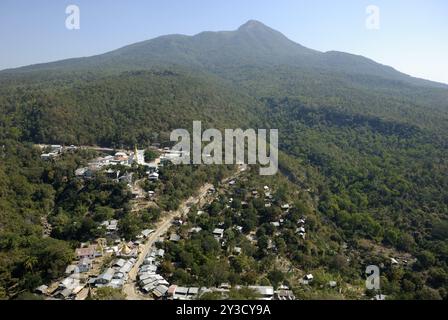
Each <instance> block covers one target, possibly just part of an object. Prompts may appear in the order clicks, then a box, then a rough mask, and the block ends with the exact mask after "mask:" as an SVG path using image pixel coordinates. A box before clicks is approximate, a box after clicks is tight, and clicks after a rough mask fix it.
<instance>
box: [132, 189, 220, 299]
mask: <svg viewBox="0 0 448 320" xmlns="http://www.w3.org/2000/svg"><path fill="white" fill-rule="evenodd" d="M212 187H213V186H212V185H211V184H205V185H204V186H202V188H201V189H200V190H199V193H198V195H197V196H194V197H190V198H189V199H187V200H186V201H184V202H183V203H182V204H181V205H180V207H179V209H178V210H176V211H173V212H169V213H168V214H167V215H165V216H164V217H163V218H162V220H161V221H159V222H158V224H157V226H156V231H155V232H154V233H152V234H151V235H150V236H149V238H148V240H147V241H146V243H145V244H144V246H143V249H142V250H141V252H140V254H139V257H138V260H137V262H136V263H135V265H134V267H133V268H132V270H131V271H130V272H129V279H128V281H127V283H126V284H125V285H124V286H123V292H124V294H125V295H126V299H127V300H150V298H149V297H147V296H145V295H143V294H140V293H139V292H138V290H137V274H138V270H139V268H140V266H141V265H142V263H143V261H144V260H145V257H146V255H147V254H148V253H149V251H150V250H151V248H152V247H153V245H154V243H155V242H156V241H157V240H158V239H159V238H160V237H161V236H163V235H164V234H165V233H166V232H167V231H168V229H169V228H170V227H171V226H172V224H173V221H174V218H175V217H178V216H181V215H184V214H187V213H188V212H189V210H190V207H191V206H192V205H202V204H203V202H204V201H205V200H206V197H207V193H208V190H210V188H212Z"/></svg>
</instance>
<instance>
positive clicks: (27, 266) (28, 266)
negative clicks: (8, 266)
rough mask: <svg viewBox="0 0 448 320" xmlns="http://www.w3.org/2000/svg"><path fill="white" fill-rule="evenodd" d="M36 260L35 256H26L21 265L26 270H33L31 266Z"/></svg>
mask: <svg viewBox="0 0 448 320" xmlns="http://www.w3.org/2000/svg"><path fill="white" fill-rule="evenodd" d="M38 262H39V261H38V260H37V258H36V257H34V256H28V257H26V258H25V261H24V263H23V266H24V267H25V269H26V270H28V271H31V272H33V268H34V266H35V265H36V264H37V263H38Z"/></svg>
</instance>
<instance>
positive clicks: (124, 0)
mask: <svg viewBox="0 0 448 320" xmlns="http://www.w3.org/2000/svg"><path fill="white" fill-rule="evenodd" d="M70 4H75V5H78V6H79V8H80V10H81V29H80V30H71V31H70V30H67V29H66V27H65V19H66V14H65V8H66V7H67V6H68V5H70ZM368 5H376V6H378V7H379V9H380V29H379V30H368V29H367V28H366V27H365V20H366V18H367V14H366V7H367V6H368ZM250 19H256V20H260V21H261V22H263V23H265V24H267V25H268V26H270V27H272V28H274V29H277V30H279V31H281V32H282V33H284V34H285V35H286V36H288V37H289V38H290V39H292V40H294V41H296V42H298V43H300V44H302V45H304V46H307V47H310V48H313V49H317V50H321V51H328V50H339V51H345V52H350V53H355V54H361V55H364V56H366V57H369V58H372V59H374V60H376V61H378V62H380V63H383V64H387V65H391V66H393V67H395V68H396V69H398V70H400V71H402V72H405V73H408V74H411V75H413V76H418V77H422V78H426V79H431V80H435V81H441V82H445V83H448V59H447V57H448V1H446V0H426V1H424V0H369V1H365V0H343V1H333V0H326V1H324V0H219V1H218V0H34V1H30V0H0V44H1V50H0V69H5V68H11V67H18V66H23V65H28V64H33V63H40V62H48V61H54V60H59V59H64V58H71V57H79V56H89V55H94V54H99V53H104V52H107V51H110V50H113V49H116V48H119V47H122V46H124V45H127V44H131V43H134V42H137V41H142V40H147V39H151V38H154V37H157V36H160V35H164V34H171V33H182V34H189V35H193V34H196V33H199V32H201V31H204V30H212V31H213V30H234V29H236V28H238V26H239V25H241V24H243V23H244V22H246V21H247V20H250Z"/></svg>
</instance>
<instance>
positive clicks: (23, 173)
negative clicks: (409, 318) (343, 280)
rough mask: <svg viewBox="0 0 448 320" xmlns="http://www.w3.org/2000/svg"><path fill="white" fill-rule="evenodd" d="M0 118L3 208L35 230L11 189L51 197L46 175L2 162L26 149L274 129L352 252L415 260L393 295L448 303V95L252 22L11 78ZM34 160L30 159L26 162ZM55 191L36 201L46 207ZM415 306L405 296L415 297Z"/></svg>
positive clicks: (2, 84)
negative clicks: (199, 127) (178, 131)
mask: <svg viewBox="0 0 448 320" xmlns="http://www.w3.org/2000/svg"><path fill="white" fill-rule="evenodd" d="M0 110H1V113H0V144H2V145H5V146H6V147H5V148H6V149H5V148H4V150H6V151H3V158H2V159H0V162H1V163H2V165H3V164H5V166H4V168H6V169H7V170H6V169H2V172H0V173H1V176H0V178H1V181H0V188H2V190H1V192H0V197H1V201H2V203H1V204H0V208H1V210H5V211H6V210H12V209H11V208H13V207H14V212H20V213H21V214H22V216H20V217H19V218H18V219H21V220H23V219H26V217H24V215H25V216H26V212H32V216H33V217H34V218H30V219H31V220H32V221H35V220H36V218H35V217H37V216H39V214H41V213H42V212H40V211H39V209H36V208H34V207H33V206H34V205H31V204H30V205H29V206H28V207H29V208H27V211H24V210H25V209H23V208H22V207H21V204H20V201H19V200H17V199H19V198H20V194H21V192H18V191H14V190H16V189H14V188H16V187H14V186H10V183H9V182H8V181H9V179H11V178H10V177H16V176H17V177H18V178H17V179H19V181H20V179H22V180H24V181H28V182H29V183H31V186H30V187H29V190H28V191H27V192H25V193H24V194H25V196H26V197H27V199H31V198H32V196H31V195H33V194H34V192H32V191H31V190H39V188H43V189H45V190H46V188H49V187H48V186H47V185H46V184H45V185H44V187H41V186H39V183H40V182H42V181H46V180H45V179H44V178H42V175H43V173H42V171H43V169H42V168H41V166H42V164H34V165H33V167H35V168H34V169H33V170H31V169H30V170H25V169H24V168H20V166H21V164H20V162H17V163H16V161H13V160H11V159H7V158H8V157H12V159H20V154H21V153H20V150H21V148H22V145H23V146H26V143H29V142H34V143H61V144H98V145H102V146H122V145H124V146H133V145H134V143H139V144H140V145H147V144H148V143H151V142H164V141H167V140H168V137H169V132H170V131H171V130H172V129H175V128H189V127H190V126H191V124H192V121H193V120H201V121H203V122H204V123H205V125H206V126H214V127H217V128H235V127H243V128H246V127H258V128H278V129H279V131H280V147H281V151H282V158H281V170H282V173H284V174H286V175H287V176H288V177H289V178H290V179H291V181H294V182H295V183H296V184H297V185H298V186H300V187H301V188H307V189H310V190H311V193H312V196H313V201H314V202H315V203H314V205H315V207H316V209H317V210H318V212H319V214H320V215H321V216H322V217H323V219H324V220H325V221H328V222H331V223H332V224H334V226H335V228H337V230H339V231H340V232H341V234H342V235H343V240H344V241H346V242H349V243H350V244H351V245H352V246H353V248H355V249H356V248H358V247H357V245H358V244H357V243H358V242H357V241H358V240H362V239H368V240H369V241H373V242H375V243H377V244H379V245H384V246H388V247H393V248H396V249H399V250H402V251H406V252H409V253H411V254H412V255H414V256H416V257H418V259H419V263H418V264H416V266H415V271H416V272H418V274H419V276H418V277H419V279H418V280H416V279H412V280H409V279H402V278H400V277H399V275H394V276H396V279H395V280H396V281H397V284H394V286H391V288H390V290H391V292H392V293H393V294H395V295H396V296H397V297H399V296H400V294H401V291H402V290H404V289H403V287H405V286H406V288H407V289H406V290H407V291H406V292H408V291H412V290H410V289H409V284H408V283H407V282H406V281H411V282H412V283H413V284H414V287H418V288H419V289H422V288H423V287H424V286H430V287H432V288H433V289H437V290H438V291H437V295H438V297H447V293H446V292H447V291H446V288H447V285H448V242H447V236H448V221H447V218H448V194H447V192H446V190H447V189H448V175H447V174H446V172H447V170H448V143H447V138H448V86H447V85H444V84H440V83H435V82H431V81H426V80H421V79H416V78H412V77H410V76H407V75H405V74H402V73H400V72H398V71H396V70H394V69H393V68H391V67H387V66H383V65H380V64H378V63H375V62H374V61H372V60H369V59H367V58H364V57H360V56H354V55H350V54H346V53H341V52H326V53H322V52H319V51H315V50H311V49H308V48H305V47H303V46H301V45H299V44H296V43H294V42H292V41H290V40H289V39H287V38H286V37H285V36H283V35H282V34H281V33H279V32H277V31H275V30H272V29H271V28H269V27H267V26H265V25H263V24H261V23H260V22H257V21H249V22H248V23H246V24H244V25H243V26H241V27H240V28H239V29H238V30H236V31H228V32H204V33H201V34H198V35H196V36H192V37H190V36H183V35H171V36H163V37H160V38H157V39H153V40H149V41H145V42H141V43H137V44H134V45H130V46H127V47H124V48H121V49H118V50H116V51H113V52H110V53H106V54H103V55H99V56H94V57H89V58H79V59H70V60H64V61H59V62H54V63H49V64H41V65H34V66H29V67H24V68H19V69H14V70H4V71H2V72H0ZM17 144H18V145H20V146H21V147H17ZM23 148H25V147H23ZM8 150H9V151H8ZM30 152H31V151H28V152H25V151H23V152H22V153H23V154H26V155H27V159H29V158H31V155H30ZM15 163H16V164H17V167H14V166H15ZM6 164H7V166H6ZM28 164H29V165H31V164H33V163H32V162H30V163H28ZM25 168H26V167H25ZM3 171H4V172H3ZM12 173H13V175H11V174H12ZM8 176H10V177H9V178H8ZM11 188H12V189H11ZM19 191H20V190H19ZM35 192H37V191H35ZM48 192H50V191H48ZM48 192H46V193H45V195H43V196H41V197H39V201H45V204H47V202H48V199H50V198H51V194H47V193H48ZM22 193H23V192H22ZM41 193H43V191H42V192H39V194H41ZM14 195H16V196H14ZM14 197H17V199H15V198H14ZM47 198H48V199H47ZM14 199H15V200H14ZM32 199H34V198H32ZM46 199H47V200H46ZM48 205H51V204H48ZM8 208H10V209H8ZM6 216H7V215H4V214H3V215H0V218H1V219H4V217H6ZM0 222H1V221H0ZM13 225H14V224H13ZM13 225H11V224H5V223H3V222H2V223H0V228H1V229H0V232H2V233H4V232H8V235H10V234H11V232H16V231H17V230H16V229H14V228H13V227H14V226H13ZM27 226H28V224H27ZM17 232H18V231H17ZM20 232H23V233H24V234H27V233H29V232H30V231H29V230H25V231H24V230H22V231H20ZM338 234H339V233H338ZM335 237H336V236H335ZM4 242H6V241H4ZM2 246H3V247H2V248H10V246H11V244H10V243H6V244H2ZM427 270H429V271H428V272H427ZM395 280H394V281H395ZM405 280H406V281H405ZM403 283H405V284H406V285H405V284H403ZM400 286H401V287H400ZM408 289H409V290H408ZM433 293H434V292H433ZM409 294H410V293H409ZM409 294H408V295H405V296H403V297H407V298H409V297H413V298H415V297H416V296H410V295H409ZM434 295H436V294H435V293H434ZM437 295H436V296H437Z"/></svg>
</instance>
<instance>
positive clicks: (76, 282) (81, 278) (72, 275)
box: [36, 245, 101, 300]
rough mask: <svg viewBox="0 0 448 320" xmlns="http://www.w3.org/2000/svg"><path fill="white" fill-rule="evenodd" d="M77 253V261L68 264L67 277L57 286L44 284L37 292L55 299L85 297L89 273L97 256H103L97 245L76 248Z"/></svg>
mask: <svg viewBox="0 0 448 320" xmlns="http://www.w3.org/2000/svg"><path fill="white" fill-rule="evenodd" d="M75 255H76V260H77V263H76V264H71V265H69V266H67V268H66V270H65V278H64V279H63V280H61V281H60V282H59V283H58V284H57V286H56V287H52V288H49V287H48V286H46V285H42V286H40V287H38V288H36V292H38V293H40V294H43V295H46V296H50V297H52V298H54V299H63V300H74V299H85V298H86V297H87V294H88V289H87V288H86V284H87V279H88V277H89V275H88V273H89V272H90V271H91V270H92V268H93V264H94V260H95V258H97V257H99V256H101V253H100V252H99V251H97V246H96V245H89V246H84V247H81V248H78V249H76V251H75Z"/></svg>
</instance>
